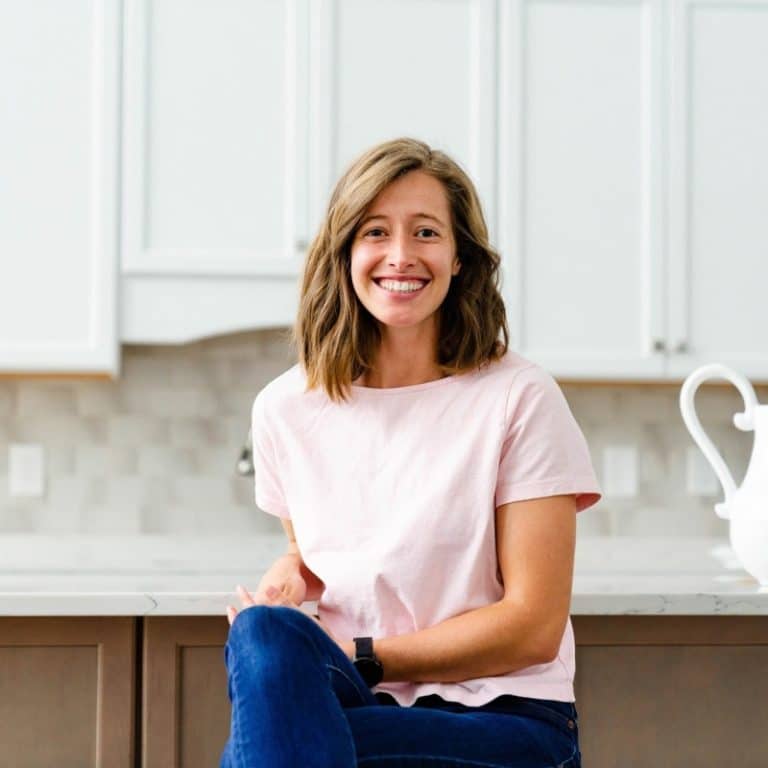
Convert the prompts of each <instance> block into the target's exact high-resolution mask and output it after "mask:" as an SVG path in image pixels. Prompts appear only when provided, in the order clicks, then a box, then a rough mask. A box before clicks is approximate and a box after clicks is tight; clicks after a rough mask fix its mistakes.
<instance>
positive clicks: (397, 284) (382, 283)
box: [373, 278, 431, 296]
mask: <svg viewBox="0 0 768 768" xmlns="http://www.w3.org/2000/svg"><path fill="white" fill-rule="evenodd" d="M373 282H374V283H376V285H377V286H378V287H379V288H381V290H383V291H386V293H389V294H391V295H393V296H414V295H416V294H418V293H420V292H421V291H422V290H423V289H424V287H425V286H426V285H429V283H430V282H431V281H430V280H421V279H419V280H389V279H387V278H374V280H373Z"/></svg>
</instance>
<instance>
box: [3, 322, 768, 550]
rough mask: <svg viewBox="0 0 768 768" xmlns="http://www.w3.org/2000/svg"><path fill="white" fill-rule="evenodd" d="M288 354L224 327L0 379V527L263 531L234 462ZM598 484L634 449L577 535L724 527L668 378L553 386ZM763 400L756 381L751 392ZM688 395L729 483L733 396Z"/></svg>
mask: <svg viewBox="0 0 768 768" xmlns="http://www.w3.org/2000/svg"><path fill="white" fill-rule="evenodd" d="M294 362H295V358H294V356H293V355H292V352H291V350H290V347H289V345H288V342H287V330H286V329H275V330H265V331H254V332H247V333H240V334H233V335H230V336H226V337H217V338H213V339H207V340H204V341H200V342H196V343H193V344H189V345H185V346H171V347H165V346H132V345H129V346H125V347H124V348H123V369H122V373H121V377H120V379H119V380H117V381H114V382H112V381H106V380H99V379H89V378H85V377H84V378H77V377H67V378H17V379H0V532H13V533H36V532H37V533H49V534H50V533H100V534H104V533H114V534H119V533H165V534H205V533H238V532H242V533H259V532H265V533H277V532H279V531H280V530H281V527H280V523H279V520H278V519H277V518H274V517H272V516H271V515H268V514H265V513H263V512H261V511H260V510H259V509H258V508H257V507H256V506H255V504H254V501H253V486H252V479H251V478H247V477H241V476H240V475H238V474H237V473H236V471H235V465H236V462H237V458H238V456H239V453H240V450H241V448H242V446H243V444H244V442H245V439H246V436H247V432H248V427H249V418H250V409H251V403H252V402H253V398H254V396H255V394H256V393H257V392H258V391H259V389H260V388H261V387H262V386H264V384H266V383H267V382H268V381H270V380H271V379H272V378H274V377H275V376H277V375H278V374H279V373H281V372H282V371H284V370H286V369H287V368H289V367H290V366H291V365H293V364H294ZM562 388H563V392H564V393H565V396H566V398H567V399H568V402H569V403H570V406H571V409H572V411H573V413H574V416H575V417H576V419H577V421H578V422H579V424H580V425H581V428H582V429H583V431H584V434H585V435H586V438H587V441H588V443H589V446H590V450H591V453H592V460H593V462H594V465H595V469H596V471H597V474H598V478H599V479H600V481H601V482H602V481H603V477H602V456H603V450H604V448H605V447H606V446H608V445H628V444H631V445H634V446H636V448H637V451H638V457H639V489H638V491H639V492H638V495H637V496H636V497H633V498H611V497H610V496H609V495H607V494H606V495H605V496H604V497H603V499H602V500H601V501H600V502H599V503H598V504H597V505H595V506H594V507H592V508H591V509H589V510H587V511H585V512H584V513H582V514H580V515H579V517H578V521H579V535H614V534H615V535H629V534H637V535H670V536H683V535H704V536H710V535H711V536H723V537H725V536H727V532H728V528H727V526H728V523H727V522H726V521H724V520H721V519H719V518H718V517H716V515H715V513H714V510H713V505H714V503H715V502H716V501H719V500H720V499H721V492H720V491H719V490H718V492H717V493H716V494H714V495H711V496H691V495H688V494H687V493H686V487H685V461H686V450H687V449H688V448H689V447H690V446H692V445H693V442H692V440H691V438H690V437H689V435H688V432H687V431H686V429H685V427H684V425H683V422H682V418H681V417H680V413H679V410H678V393H679V386H678V385H677V384H669V385H666V384H663V385H651V384H643V385H641V384H631V385H629V384H628V385H619V384H573V383H570V384H569V383H563V384H562ZM756 390H757V393H758V399H759V400H760V401H761V402H768V387H756ZM696 404H697V408H698V410H699V415H700V418H701V421H702V424H703V425H704V427H705V429H707V431H708V432H709V433H710V434H711V436H712V438H713V439H714V441H715V443H716V445H717V446H718V448H719V449H720V451H721V453H722V454H723V458H724V459H725V461H726V462H727V463H728V465H729V466H730V467H731V471H732V472H733V474H734V478H735V480H736V481H737V482H740V481H741V478H742V477H743V475H744V472H745V470H746V467H747V462H748V459H749V455H750V452H751V448H752V433H742V432H739V431H738V430H737V429H736V428H735V427H733V425H732V422H731V417H732V415H733V413H735V412H736V411H737V410H741V407H742V406H741V399H740V396H739V395H738V393H737V391H736V390H735V389H734V388H732V387H730V386H719V385H705V386H704V387H702V388H701V389H700V390H699V392H698V394H697V396H696ZM11 443H39V444H41V445H42V446H43V448H44V454H45V462H46V474H45V493H44V496H43V497H42V498H14V497H11V496H10V495H9V482H8V453H9V451H8V447H9V445H10V444H11Z"/></svg>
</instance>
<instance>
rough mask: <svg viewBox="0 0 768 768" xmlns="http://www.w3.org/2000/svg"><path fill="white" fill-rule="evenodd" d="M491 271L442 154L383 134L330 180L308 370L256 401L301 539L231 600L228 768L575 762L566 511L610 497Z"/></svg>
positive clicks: (284, 514) (317, 258)
mask: <svg viewBox="0 0 768 768" xmlns="http://www.w3.org/2000/svg"><path fill="white" fill-rule="evenodd" d="M498 265H499V257H498V255H497V254H496V253H495V252H494V251H493V250H492V248H491V247H490V245H489V243H488V235H487V230H486V226H485V222H484V219H483V215H482V211H481V208H480V204H479V201H478V197H477V193H476V191H475V188H474V186H473V184H472V182H471V181H470V179H469V178H468V177H467V175H466V174H465V173H464V172H463V171H462V169H461V168H460V167H459V166H458V165H457V164H456V163H455V162H454V161H452V160H451V159H450V158H448V157H447V156H446V155H445V154H443V153H442V152H439V151H435V150H432V149H430V148H429V147H428V146H427V145H426V144H424V143H422V142H419V141H415V140H412V139H398V140H394V141H390V142H385V143H383V144H380V145H379V146H376V147H374V148H373V149H371V150H370V151H368V152H366V153H365V154H364V155H362V156H361V157H360V158H359V159H358V160H357V161H356V162H355V163H353V165H352V166H351V167H350V168H349V169H348V170H347V172H346V173H345V174H344V175H343V177H342V178H341V179H340V180H339V182H338V184H337V186H336V188H335V190H334V192H333V195H332V197H331V200H330V204H329V207H328V211H327V214H326V217H325V220H324V222H323V224H322V226H321V228H320V232H319V233H318V235H317V237H316V239H315V241H314V242H313V244H312V247H311V249H310V252H309V256H308V259H307V263H306V267H305V271H304V275H303V281H302V288H301V300H300V307H299V313H298V318H297V322H296V324H295V327H294V329H293V341H294V343H295V344H296V346H297V349H298V353H299V363H298V364H297V365H295V366H294V367H293V368H291V369H290V370H288V371H286V372H285V373H283V374H282V375H281V376H278V377H277V378H276V379H274V380H273V381H272V382H270V383H269V384H268V385H267V386H266V387H265V388H264V389H263V390H262V391H261V392H260V393H259V394H258V396H257V397H256V400H255V402H254V406H253V422H252V431H253V441H254V462H255V465H256V503H257V504H258V506H259V507H260V508H261V509H263V510H265V511H267V512H270V513H272V514H275V515H278V516H280V517H281V518H283V521H282V522H283V526H284V527H285V530H286V532H287V534H288V538H289V542H290V543H289V551H288V554H286V555H285V556H284V557H282V558H280V559H279V560H278V561H277V562H276V563H275V564H274V565H273V566H272V567H271V568H270V569H269V571H268V572H267V573H266V574H265V575H264V577H263V578H262V580H261V582H260V584H259V586H258V589H257V591H256V592H255V593H253V594H251V593H249V592H248V591H246V590H245V589H243V588H242V587H238V594H239V597H240V600H241V602H242V605H243V606H245V608H244V610H241V612H240V613H238V612H237V611H236V609H235V608H233V607H232V606H228V607H227V614H228V618H229V621H230V624H231V627H230V632H229V639H228V642H227V646H226V650H225V657H226V663H227V669H228V675H229V696H230V699H231V701H232V722H231V734H230V740H229V742H228V743H227V746H226V747H225V750H224V755H223V757H222V763H221V764H222V766H238V767H242V768H245V766H269V768H283V767H284V766H285V767H287V766H291V767H292V768H308V767H312V766H316V767H317V768H321V767H322V768H352V766H355V765H361V766H394V765H399V766H417V765H418V766H422V765H430V766H443V765H445V766H448V765H450V766H453V768H457V766H498V767H499V768H502V767H505V768H506V767H512V766H514V767H515V768H528V767H534V766H535V767H537V768H543V766H568V767H569V768H570V767H572V766H579V765H580V752H579V748H578V728H577V713H576V708H575V706H574V693H573V675H574V640H573V631H572V628H571V623H570V618H569V615H568V614H569V606H570V596H571V584H572V574H573V558H574V548H575V531H576V520H575V517H576V513H577V512H578V511H580V510H582V509H585V508H586V507H588V506H590V505H591V504H593V503H595V502H596V501H597V500H598V499H599V497H600V493H599V489H598V486H597V483H596V480H595V476H594V472H593V470H592V466H591V463H590V458H589V452H588V449H587V446H586V443H585V440H584V437H583V435H582V433H581V431H580V430H579V427H578V426H577V424H576V422H575V420H574V419H573V416H572V414H571V412H570V409H569V408H568V405H567V403H566V401H565V398H564V397H563V395H562V393H561V391H560V389H559V387H558V386H557V384H556V383H555V381H554V380H553V379H552V377H551V376H549V375H548V374H547V373H546V372H544V371H543V370H542V369H541V368H539V367H538V366H537V365H535V364H533V363H531V362H529V361H527V360H525V359H523V358H521V357H520V356H518V355H515V354H514V353H512V352H511V351H508V350H507V341H508V331H507V326H506V321H505V310H504V304H503V302H502V299H501V297H500V295H499V291H498ZM500 335H501V336H503V341H502V340H501V339H500V338H499V336H500ZM305 600H318V601H319V602H318V615H317V616H315V617H313V616H310V615H308V613H305V612H304V611H302V610H301V609H300V608H299V606H301V604H302V603H303V602H304V601H305Z"/></svg>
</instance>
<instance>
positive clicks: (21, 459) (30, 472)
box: [8, 443, 45, 497]
mask: <svg viewBox="0 0 768 768" xmlns="http://www.w3.org/2000/svg"><path fill="white" fill-rule="evenodd" d="M44 475H45V457H44V455H43V446H42V445H38V444H37V443H11V444H10V446H9V449H8V493H9V494H10V495H11V496H37V497H40V496H42V495H43V490H44V483H43V478H44Z"/></svg>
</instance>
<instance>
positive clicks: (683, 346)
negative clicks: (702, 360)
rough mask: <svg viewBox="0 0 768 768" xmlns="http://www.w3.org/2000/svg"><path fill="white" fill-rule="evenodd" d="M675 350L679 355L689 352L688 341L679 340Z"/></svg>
mask: <svg viewBox="0 0 768 768" xmlns="http://www.w3.org/2000/svg"><path fill="white" fill-rule="evenodd" d="M675 352H676V353H677V354H678V355H684V354H685V353H686V352H688V343H687V342H686V341H678V342H677V344H676V345H675Z"/></svg>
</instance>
